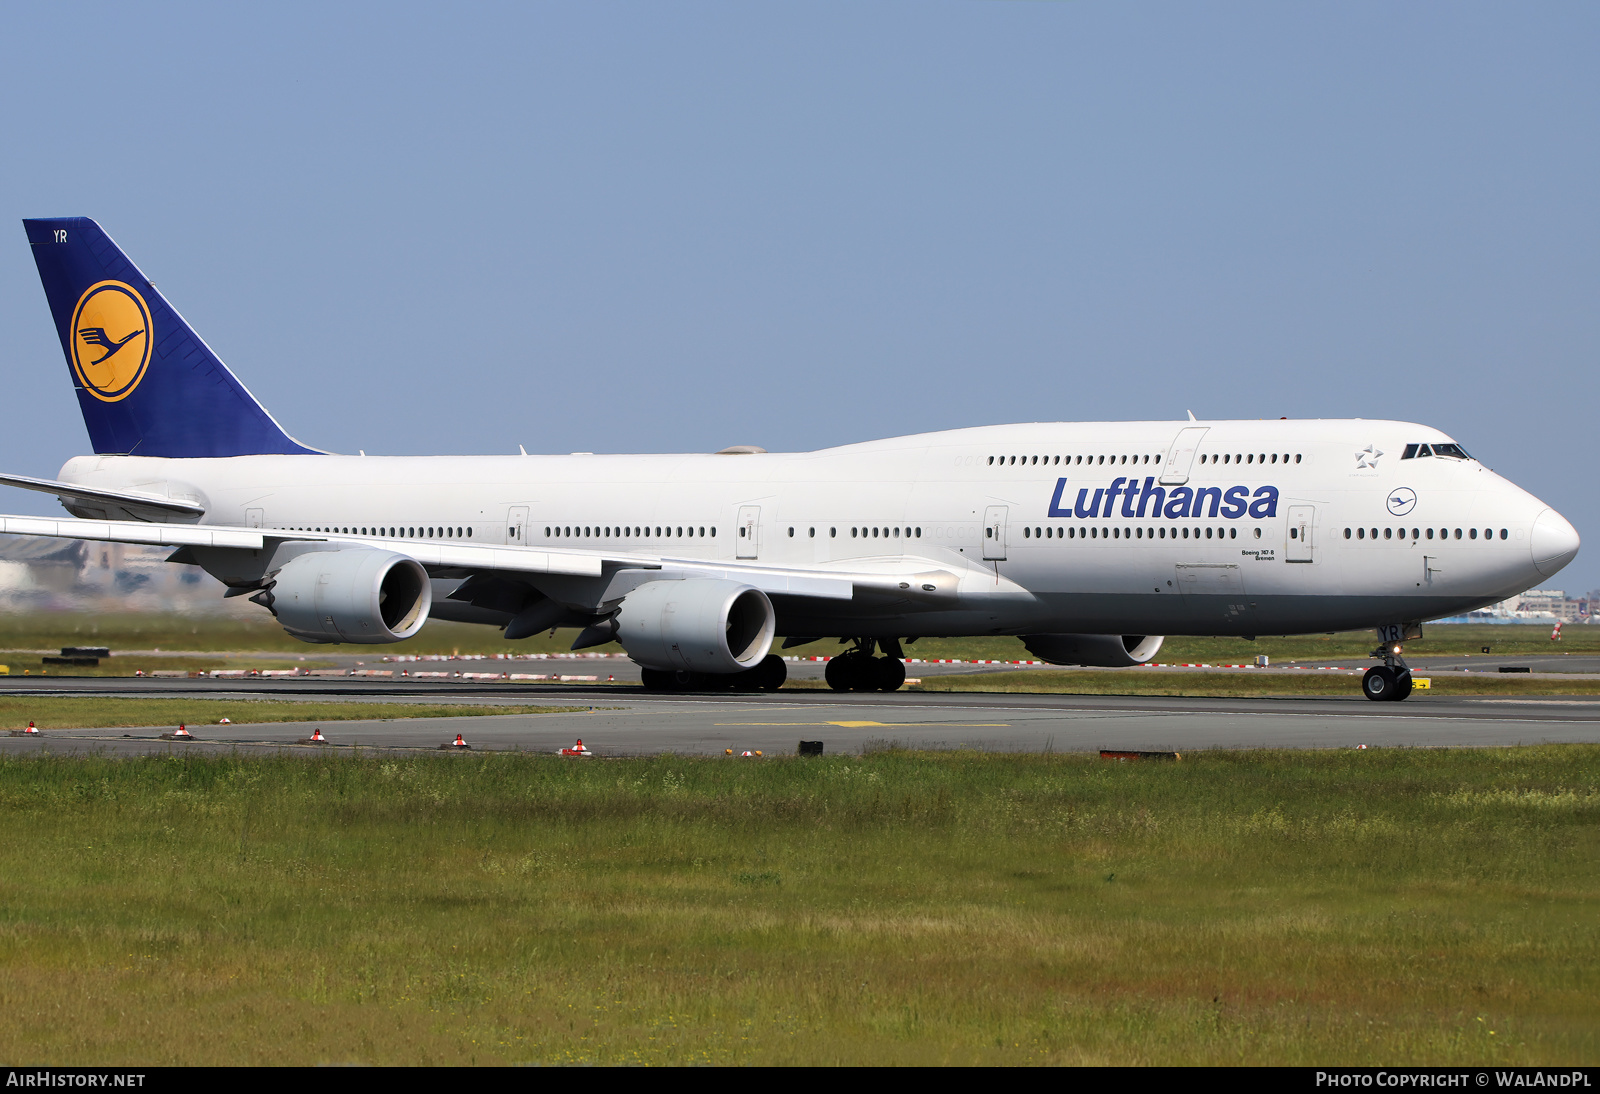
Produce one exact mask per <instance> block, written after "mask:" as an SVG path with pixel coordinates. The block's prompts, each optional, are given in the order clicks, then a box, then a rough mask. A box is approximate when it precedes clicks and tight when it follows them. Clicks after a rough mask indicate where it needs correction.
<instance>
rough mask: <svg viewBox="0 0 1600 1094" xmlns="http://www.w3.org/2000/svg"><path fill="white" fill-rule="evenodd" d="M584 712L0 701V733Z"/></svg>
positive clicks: (250, 702) (52, 698) (47, 698)
mask: <svg viewBox="0 0 1600 1094" xmlns="http://www.w3.org/2000/svg"><path fill="white" fill-rule="evenodd" d="M589 709H590V707H589V706H588V705H587V704H585V705H584V706H575V707H574V706H565V707H563V706H500V705H495V706H472V705H467V704H455V705H446V704H442V703H319V702H313V701H307V702H300V701H298V700H291V701H287V702H279V701H273V700H270V699H123V698H119V697H114V696H113V697H104V698H102V697H99V696H85V697H82V698H80V697H78V696H73V695H40V696H33V695H8V696H0V729H21V728H22V727H23V726H25V725H27V724H28V723H29V722H33V723H35V724H36V725H37V726H38V727H39V728H40V729H43V730H46V731H48V730H50V729H56V728H60V729H111V728H118V727H124V726H175V725H178V724H179V723H180V722H181V723H184V724H187V725H190V726H206V725H216V724H217V722H219V721H220V720H221V719H223V718H227V719H229V720H230V721H233V722H238V723H240V724H247V723H250V722H347V721H352V720H357V719H369V718H372V719H376V718H460V717H467V716H474V715H482V714H491V715H498V714H558V713H562V712H565V711H576V710H589Z"/></svg>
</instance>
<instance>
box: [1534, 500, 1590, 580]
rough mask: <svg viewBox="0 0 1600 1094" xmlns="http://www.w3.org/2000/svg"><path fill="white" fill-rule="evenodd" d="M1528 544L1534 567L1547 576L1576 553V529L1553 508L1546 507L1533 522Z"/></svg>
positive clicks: (1569, 560)
mask: <svg viewBox="0 0 1600 1094" xmlns="http://www.w3.org/2000/svg"><path fill="white" fill-rule="evenodd" d="M1530 546H1531V548H1532V550H1533V566H1534V569H1536V570H1538V571H1539V572H1540V573H1541V574H1543V575H1544V576H1545V577H1549V576H1551V575H1552V574H1554V573H1555V572H1556V571H1557V570H1559V569H1561V567H1563V566H1565V565H1566V564H1567V563H1569V562H1571V561H1572V560H1573V558H1574V557H1575V556H1576V555H1577V553H1578V530H1577V529H1576V528H1574V527H1573V526H1572V525H1571V524H1569V523H1567V518H1566V517H1564V516H1562V515H1561V514H1560V513H1558V512H1556V511H1555V510H1554V509H1546V510H1545V511H1544V512H1542V513H1540V514H1539V519H1537V520H1535V521H1534V522H1533V535H1532V536H1531V537H1530Z"/></svg>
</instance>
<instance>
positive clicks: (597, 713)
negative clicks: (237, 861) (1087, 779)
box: [0, 677, 1600, 756]
mask: <svg viewBox="0 0 1600 1094" xmlns="http://www.w3.org/2000/svg"><path fill="white" fill-rule="evenodd" d="M0 694H6V695H10V696H26V695H30V694H31V695H39V696H45V695H73V694H76V695H99V696H108V697H109V696H128V697H136V696H138V697H151V698H156V697H160V698H179V697H191V698H206V699H211V700H217V699H228V698H233V699H236V700H239V702H240V710H239V714H240V717H239V718H235V719H233V720H234V722H235V723H236V724H233V725H228V726H221V725H209V726H199V725H193V726H191V727H190V728H191V729H192V730H193V731H194V733H195V734H196V739H195V740H194V741H193V742H186V743H173V742H169V741H164V740H162V739H161V738H160V736H159V735H160V732H161V730H160V729H129V730H106V729H94V730H90V729H73V728H71V727H64V726H63V727H58V726H53V725H50V724H49V723H48V721H46V720H43V719H41V720H40V722H41V725H42V726H43V727H44V733H43V734H41V735H40V736H39V737H32V738H28V737H0V752H4V753H9V754H15V753H19V752H33V751H40V750H44V751H52V752H58V751H71V752H84V751H103V752H107V753H111V754H132V753H146V752H152V751H158V752H159V751H171V750H178V749H184V750H190V751H205V752H212V751H215V750H218V749H241V750H248V751H258V750H263V749H265V750H281V749H297V750H298V749H301V748H305V749H311V748H325V749H328V748H331V749H339V748H350V747H360V748H366V749H394V750H418V749H421V750H435V749H437V748H438V746H439V745H440V744H443V743H444V742H445V741H447V740H450V739H453V738H454V736H455V735H456V734H457V733H460V734H462V735H463V736H464V738H465V739H466V741H467V743H468V744H470V745H472V747H473V749H474V750H476V751H484V750H523V751H554V750H556V749H558V748H560V747H561V746H563V745H570V744H572V743H573V741H574V740H575V739H576V738H579V737H581V738H583V740H584V742H585V743H586V744H587V745H589V747H590V748H591V749H593V750H594V751H595V753H596V754H597V755H602V756H604V755H651V754H656V753H662V752H671V753H681V754H686V755H688V754H697V755H721V754H723V752H724V751H725V750H727V749H733V750H734V751H735V752H742V751H745V750H751V751H755V750H760V751H762V752H764V753H765V754H767V755H777V754H784V753H793V752H794V751H795V749H796V746H797V744H798V742H799V741H801V740H810V741H822V742H823V743H824V747H825V750H826V752H828V753H831V754H838V753H846V754H852V753H859V752H860V751H862V750H863V749H865V748H870V747H873V746H875V745H881V744H885V743H890V742H893V743H896V744H900V745H904V746H907V747H914V748H934V749H949V748H975V749H981V750H985V751H997V752H999V751H1008V752H1009V751H1024V752H1041V751H1057V752H1073V751H1093V750H1097V749H1102V748H1114V749H1140V750H1162V751H1180V752H1181V751H1193V750H1196V749H1204V748H1354V747H1356V746H1357V745H1363V744H1364V745H1367V746H1369V747H1372V748H1396V747H1409V748H1419V747H1468V746H1495V745H1517V744H1538V743H1547V742H1563V743H1600V698H1595V699H1586V698H1548V699H1539V698H1527V699H1523V698H1509V697H1500V696H1495V697H1485V698H1472V699H1462V698H1443V697H1441V698H1434V697H1431V696H1426V695H1422V696H1414V697H1413V698H1411V699H1410V700H1408V701H1406V702H1404V703H1394V704H1387V703H1372V702H1368V701H1366V700H1365V699H1362V698H1360V697H1359V696H1352V697H1350V698H1307V699H1213V698H1170V697H1154V696H1137V697H1130V696H1081V695H1017V694H1004V695H994V694H971V693H967V694H962V693H944V694H927V693H917V692H896V693H892V694H879V693H868V694H855V693H845V694H840V693H834V692H830V691H799V690H795V691H787V690H786V691H781V692H775V693H756V694H747V693H720V694H717V693H713V694H688V695H661V694H658V693H647V692H643V691H642V690H640V689H638V688H636V687H626V686H610V687H606V686H573V685H551V684H526V685H521V684H516V683H500V684H491V683H478V682H461V681H449V680H438V681H418V680H395V681H388V680H382V679H378V680H359V679H341V678H336V677H335V678H297V679H287V680H274V681H270V682H258V681H246V680H241V681H227V680H178V679H157V680H150V679H145V680H136V681H135V680H128V679H126V678H122V679H118V678H98V679H96V678H79V679H60V678H58V679H54V680H50V681H46V680H42V679H40V680H28V681H18V680H15V679H13V680H11V681H7V682H6V683H4V684H3V685H0ZM252 699H288V700H315V701H322V702H329V701H333V702H338V701H358V702H371V701H411V702H426V703H452V704H455V703H472V704H480V705H486V706H492V705H497V704H499V705H504V704H541V705H550V706H576V707H582V708H583V709H581V710H579V711H575V712H566V713H556V714H534V715H526V714H512V715H483V716H474V717H469V718H451V719H441V718H412V719H396V720H385V721H366V720H363V721H327V722H321V723H314V722H309V721H308V722H303V723H301V722H295V723H269V724H256V725H252V724H249V723H248V721H247V719H248V717H249V714H248V711H249V706H248V702H247V700H252ZM316 725H320V726H321V727H322V729H323V732H324V734H325V735H326V736H327V737H328V740H329V743H328V744H327V745H322V746H315V745H313V746H301V745H298V744H297V743H296V742H298V741H301V740H303V739H304V738H306V737H308V736H309V735H310V733H311V730H312V728H313V727H314V726H316Z"/></svg>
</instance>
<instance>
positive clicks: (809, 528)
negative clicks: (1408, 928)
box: [61, 419, 1578, 636]
mask: <svg viewBox="0 0 1600 1094" xmlns="http://www.w3.org/2000/svg"><path fill="white" fill-rule="evenodd" d="M1448 441H1449V438H1447V437H1445V436H1444V435H1443V434H1441V433H1439V431H1437V430H1435V429H1430V428H1428V427H1426V426H1419V425H1412V424H1407V423H1403V422H1390V421H1366V420H1359V419H1358V420H1339V421H1335V420H1329V421H1294V422H1290V421H1228V422H1201V423H1191V422H1184V423H1172V422H1097V423H1041V424H1027V425H1009V426H993V427H982V428H973V429H961V430H952V431H949V432H942V433H930V434H923V435H918V436H910V437H898V438H893V439H889V440H882V441H873V442H869V443H864V444H856V445H848V446H844V447H840V448H831V449H825V450H821V451H816V452H801V453H753V454H735V455H645V456H629V455H573V456H431V457H374V456H314V455H312V456H241V457H234V458H230V459H145V458H139V457H130V456H86V457H79V458H76V459H73V460H71V461H69V462H68V463H67V465H66V466H65V467H64V468H63V469H62V472H61V479H62V480H64V481H67V482H71V483H75V484H80V485H84V486H94V487H99V488H103V489H119V490H131V491H143V492H147V493H154V494H160V495H164V496H167V497H173V498H182V499H189V500H195V501H198V502H200V503H201V504H202V505H204V506H205V508H206V515H205V516H204V517H203V518H202V523H206V524H222V525H232V526H241V525H242V526H247V527H260V528H264V529H295V530H305V531H325V532H334V533H338V534H341V535H355V536H361V537H364V538H376V539H381V540H384V541H390V542H392V543H393V545H394V548H395V549H396V550H398V551H401V552H404V551H405V549H406V546H405V545H406V543H407V542H418V541H423V542H438V541H441V540H446V541H456V542H463V543H473V544H510V545H516V546H527V547H549V548H573V549H588V550H604V551H605V552H606V553H607V555H608V557H617V558H624V559H626V558H630V557H635V556H637V557H640V558H650V559H660V558H663V557H671V558H677V559H703V560H728V561H744V562H754V563H759V564H761V565H765V566H772V567H793V568H798V569H804V570H808V571H818V570H820V571H828V570H830V569H845V568H850V569H860V568H863V567H871V566H872V565H874V564H875V563H880V562H899V563H902V564H903V563H904V561H905V560H906V559H908V558H910V559H918V560H920V559H926V560H928V563H929V564H930V565H931V566H935V567H938V568H940V569H943V570H946V571H950V572H953V573H955V574H957V575H959V578H960V596H959V602H957V603H950V604H944V605H941V606H938V607H937V608H934V609H931V610H930V609H927V608H917V609H915V610H901V609H900V608H897V607H896V606H895V605H894V604H892V603H882V602H876V603H871V604H860V603H852V602H850V601H842V602H835V603H833V604H832V605H829V604H828V603H827V602H821V601H806V600H800V599H796V600H795V601H794V602H792V603H788V602H785V601H783V600H782V598H774V602H775V605H776V606H777V609H778V613H779V620H778V622H779V631H780V633H787V634H804V635H818V636H822V635H874V634H876V635H883V636H888V635H898V636H914V635H961V634H994V633H1054V632H1073V633H1078V632H1082V633H1135V634H1145V633H1149V634H1241V635H1253V634H1257V633H1263V634H1281V633H1296V632H1312V631H1327V630H1335V629H1347V628H1355V627H1364V626H1373V625H1378V624H1383V623H1391V622H1402V621H1415V620H1422V619H1427V618H1437V617H1439V616H1443V615H1450V614H1455V613H1459V612H1462V611H1465V610H1468V609H1470V608H1474V607H1479V606H1482V605H1485V604H1489V603H1493V602H1495V601H1498V600H1501V599H1504V598H1505V597H1507V596H1510V595H1513V594H1515V593H1517V592H1519V591H1521V590H1523V589H1525V588H1527V587H1529V586H1530V585H1534V584H1537V583H1540V582H1542V581H1543V580H1544V579H1545V578H1546V577H1547V576H1549V574H1552V573H1554V572H1555V570H1557V569H1559V568H1560V567H1561V566H1564V565H1565V564H1566V563H1567V562H1568V561H1570V559H1571V558H1572V557H1573V555H1574V554H1575V553H1576V551H1577V547H1578V540H1577V536H1576V533H1575V532H1573V531H1572V528H1571V525H1570V524H1568V523H1567V522H1566V521H1565V520H1564V519H1562V518H1561V517H1560V515H1559V514H1556V513H1555V512H1554V511H1553V510H1551V509H1550V508H1549V507H1548V506H1546V505H1545V504H1544V503H1543V502H1541V501H1539V500H1538V499H1537V498H1535V497H1533V496H1532V495H1531V494H1529V493H1527V492H1526V491H1524V490H1522V489H1521V488H1519V487H1517V486H1516V485H1514V484H1512V483H1510V482H1508V481H1506V480H1505V479H1503V478H1501V477H1500V476H1498V475H1496V474H1495V473H1494V472H1492V471H1490V470H1489V469H1487V468H1485V467H1483V466H1482V465H1481V464H1479V463H1477V462H1476V461H1474V460H1470V459H1455V458H1449V457H1432V458H1415V459H1407V460H1402V459H1401V456H1402V454H1403V451H1404V450H1405V448H1406V446H1407V445H1408V444H1419V443H1423V444H1433V443H1444V442H1448ZM1062 480H1065V481H1064V482H1063V481H1062ZM1163 480H1165V481H1163ZM1130 484H1131V485H1132V487H1133V493H1132V495H1131V496H1130V494H1129V492H1128V490H1129V486H1130ZM1147 486H1148V489H1146V487H1147ZM1108 494H1114V497H1112V498H1111V500H1110V502H1109V503H1108V502H1107V495H1108ZM1097 498H1098V503H1096V501H1097ZM1197 499H1198V505H1197V504H1196V501H1197ZM73 509H74V511H75V512H79V511H82V512H84V513H85V515H103V514H102V513H101V512H100V511H97V510H95V509H94V508H93V507H92V506H90V507H81V506H78V505H74V506H73ZM1091 514H1092V515H1091Z"/></svg>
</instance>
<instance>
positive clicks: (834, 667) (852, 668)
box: [822, 653, 866, 691]
mask: <svg viewBox="0 0 1600 1094" xmlns="http://www.w3.org/2000/svg"><path fill="white" fill-rule="evenodd" d="M864 660H866V658H864V657H862V656H861V655H860V654H858V653H841V654H840V655H839V656H838V657H834V658H832V659H830V660H829V661H828V667H827V668H825V669H823V670H822V675H823V677H824V678H825V679H826V680H827V681H828V686H829V687H830V688H832V689H833V690H834V691H854V690H855V688H856V681H857V680H859V679H860V677H861V675H862V673H861V671H860V665H861V662H862V661H864Z"/></svg>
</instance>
